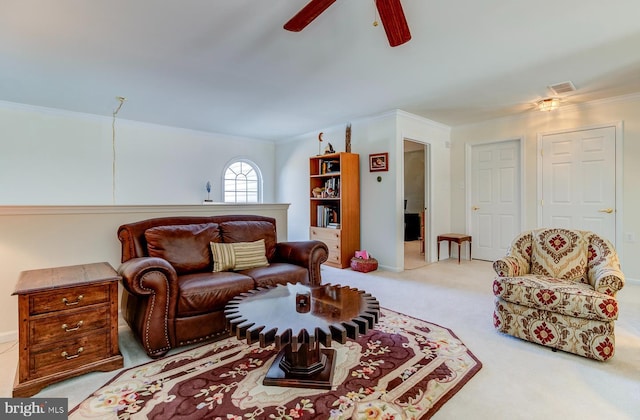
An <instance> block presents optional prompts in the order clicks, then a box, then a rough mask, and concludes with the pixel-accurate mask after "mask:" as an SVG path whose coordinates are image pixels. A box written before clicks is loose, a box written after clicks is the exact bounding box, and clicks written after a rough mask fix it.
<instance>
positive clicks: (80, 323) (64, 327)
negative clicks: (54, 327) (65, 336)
mask: <svg viewBox="0 0 640 420" xmlns="http://www.w3.org/2000/svg"><path fill="white" fill-rule="evenodd" d="M82 324H84V321H82V320H80V321H78V322H77V323H76V326H75V327H73V328H69V326H68V325H67V324H62V329H63V330H65V332H71V331H77V330H79V329H80V327H82Z"/></svg>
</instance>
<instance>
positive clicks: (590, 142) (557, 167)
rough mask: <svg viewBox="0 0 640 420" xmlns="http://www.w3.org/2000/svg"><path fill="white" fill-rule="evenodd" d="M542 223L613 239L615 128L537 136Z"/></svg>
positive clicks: (614, 231) (545, 225)
mask: <svg viewBox="0 0 640 420" xmlns="http://www.w3.org/2000/svg"><path fill="white" fill-rule="evenodd" d="M541 143H542V145H541V147H542V202H541V206H542V207H541V208H542V211H541V213H542V226H544V227H563V228H567V229H582V230H590V231H592V232H595V233H597V234H599V235H602V236H604V237H605V238H607V239H609V240H610V241H611V242H612V243H614V244H615V243H616V242H615V240H616V211H615V207H616V206H615V205H616V128H615V127H603V128H594V129H589V130H579V131H572V132H566V133H558V134H549V135H543V136H542V142H541Z"/></svg>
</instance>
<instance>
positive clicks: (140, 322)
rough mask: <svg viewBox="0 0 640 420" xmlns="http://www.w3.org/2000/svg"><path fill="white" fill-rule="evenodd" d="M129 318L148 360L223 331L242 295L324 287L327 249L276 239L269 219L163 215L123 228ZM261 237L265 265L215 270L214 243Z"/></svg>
mask: <svg viewBox="0 0 640 420" xmlns="http://www.w3.org/2000/svg"><path fill="white" fill-rule="evenodd" d="M118 239H120V242H121V243H122V265H121V266H120V268H119V270H118V271H119V274H120V275H121V276H122V284H123V286H124V290H123V295H122V312H123V316H124V319H125V320H126V321H127V322H128V323H129V325H130V327H131V329H132V330H133V331H134V333H135V334H136V335H137V336H138V338H139V339H140V341H141V343H142V346H143V347H144V349H145V351H146V352H147V354H148V355H149V356H151V357H160V356H163V355H164V354H165V353H166V352H167V351H169V350H170V349H171V348H174V347H178V346H182V345H186V344H191V343H196V342H199V341H203V340H207V339H211V338H214V337H217V336H220V335H222V334H226V333H227V330H226V322H225V317H224V307H225V305H226V304H227V303H228V302H229V300H230V299H231V298H233V297H234V296H237V295H238V294H240V293H243V292H246V291H249V290H251V289H255V288H256V287H261V286H269V285H273V284H278V283H283V284H284V283H287V282H292V283H297V282H301V283H306V284H312V285H317V284H320V265H321V264H322V263H323V262H325V261H326V260H327V257H328V249H327V246H326V245H325V244H324V243H323V242H320V241H300V242H280V243H278V242H277V236H276V222H275V219H273V218H270V217H264V216H245V215H231V216H209V217H200V216H195V217H193V216H191V217H163V218H156V219H149V220H143V221H140V222H135V223H129V224H125V225H122V226H120V228H119V229H118ZM260 239H264V242H265V247H264V248H265V252H266V257H267V260H268V266H260V267H255V268H249V269H246V270H242V271H219V272H213V261H212V256H211V255H212V253H211V249H210V242H222V243H236V242H254V241H258V240H260Z"/></svg>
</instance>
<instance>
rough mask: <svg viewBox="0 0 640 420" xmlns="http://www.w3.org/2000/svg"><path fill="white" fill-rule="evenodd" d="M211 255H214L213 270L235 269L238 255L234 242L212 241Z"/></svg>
mask: <svg viewBox="0 0 640 420" xmlns="http://www.w3.org/2000/svg"><path fill="white" fill-rule="evenodd" d="M211 256H212V257H213V272H214V273H215V272H218V271H229V270H233V269H234V267H235V265H236V256H235V252H234V250H233V244H223V243H220V242H211Z"/></svg>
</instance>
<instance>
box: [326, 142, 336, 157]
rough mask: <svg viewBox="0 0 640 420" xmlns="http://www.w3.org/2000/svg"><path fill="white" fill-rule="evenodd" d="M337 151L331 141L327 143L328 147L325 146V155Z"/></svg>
mask: <svg viewBox="0 0 640 420" xmlns="http://www.w3.org/2000/svg"><path fill="white" fill-rule="evenodd" d="M335 152H336V151H335V150H333V146H332V145H331V143H327V147H325V148H324V154H325V155H331V154H333V153H335Z"/></svg>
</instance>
